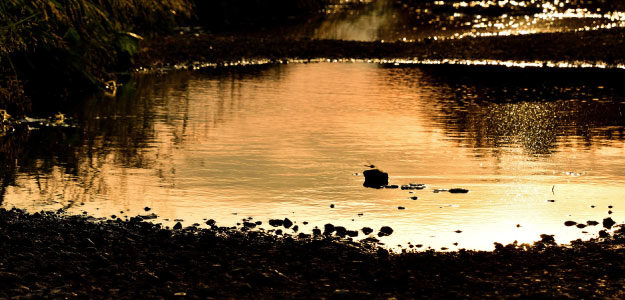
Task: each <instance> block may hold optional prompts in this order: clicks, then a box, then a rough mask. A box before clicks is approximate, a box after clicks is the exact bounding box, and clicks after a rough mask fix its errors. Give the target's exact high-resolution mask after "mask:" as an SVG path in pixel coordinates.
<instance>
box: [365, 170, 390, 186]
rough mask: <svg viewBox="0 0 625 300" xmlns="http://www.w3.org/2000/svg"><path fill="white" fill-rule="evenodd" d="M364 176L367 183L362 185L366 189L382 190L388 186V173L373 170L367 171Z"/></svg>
mask: <svg viewBox="0 0 625 300" xmlns="http://www.w3.org/2000/svg"><path fill="white" fill-rule="evenodd" d="M362 174H363V175H365V183H363V184H362V185H363V186H365V187H371V188H380V187H383V186H385V185H388V173H384V172H382V171H380V170H378V169H372V170H366V171H364V172H362Z"/></svg>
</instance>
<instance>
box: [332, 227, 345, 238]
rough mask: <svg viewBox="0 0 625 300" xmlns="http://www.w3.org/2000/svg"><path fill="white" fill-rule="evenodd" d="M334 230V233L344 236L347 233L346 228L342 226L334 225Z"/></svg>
mask: <svg viewBox="0 0 625 300" xmlns="http://www.w3.org/2000/svg"><path fill="white" fill-rule="evenodd" d="M334 231H335V232H336V235H337V236H340V237H345V236H346V235H347V229H345V227H343V226H336V227H334Z"/></svg>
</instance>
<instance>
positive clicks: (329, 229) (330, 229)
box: [323, 223, 335, 235]
mask: <svg viewBox="0 0 625 300" xmlns="http://www.w3.org/2000/svg"><path fill="white" fill-rule="evenodd" d="M334 230H335V229H334V225H332V224H330V223H328V224H325V225H323V234H325V235H330V234H332V232H334Z"/></svg>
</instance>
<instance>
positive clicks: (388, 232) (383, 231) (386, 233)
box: [378, 226, 393, 237]
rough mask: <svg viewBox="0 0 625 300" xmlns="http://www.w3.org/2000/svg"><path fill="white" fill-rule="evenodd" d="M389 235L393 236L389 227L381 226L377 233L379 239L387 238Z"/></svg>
mask: <svg viewBox="0 0 625 300" xmlns="http://www.w3.org/2000/svg"><path fill="white" fill-rule="evenodd" d="M391 234H393V228H391V227H389V226H382V228H380V232H378V236H380V237H382V236H389V235H391Z"/></svg>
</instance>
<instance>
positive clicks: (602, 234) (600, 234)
mask: <svg viewBox="0 0 625 300" xmlns="http://www.w3.org/2000/svg"><path fill="white" fill-rule="evenodd" d="M609 236H610V234H609V233H608V232H607V231H605V230H601V231H599V237H602V238H607V237H609Z"/></svg>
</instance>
